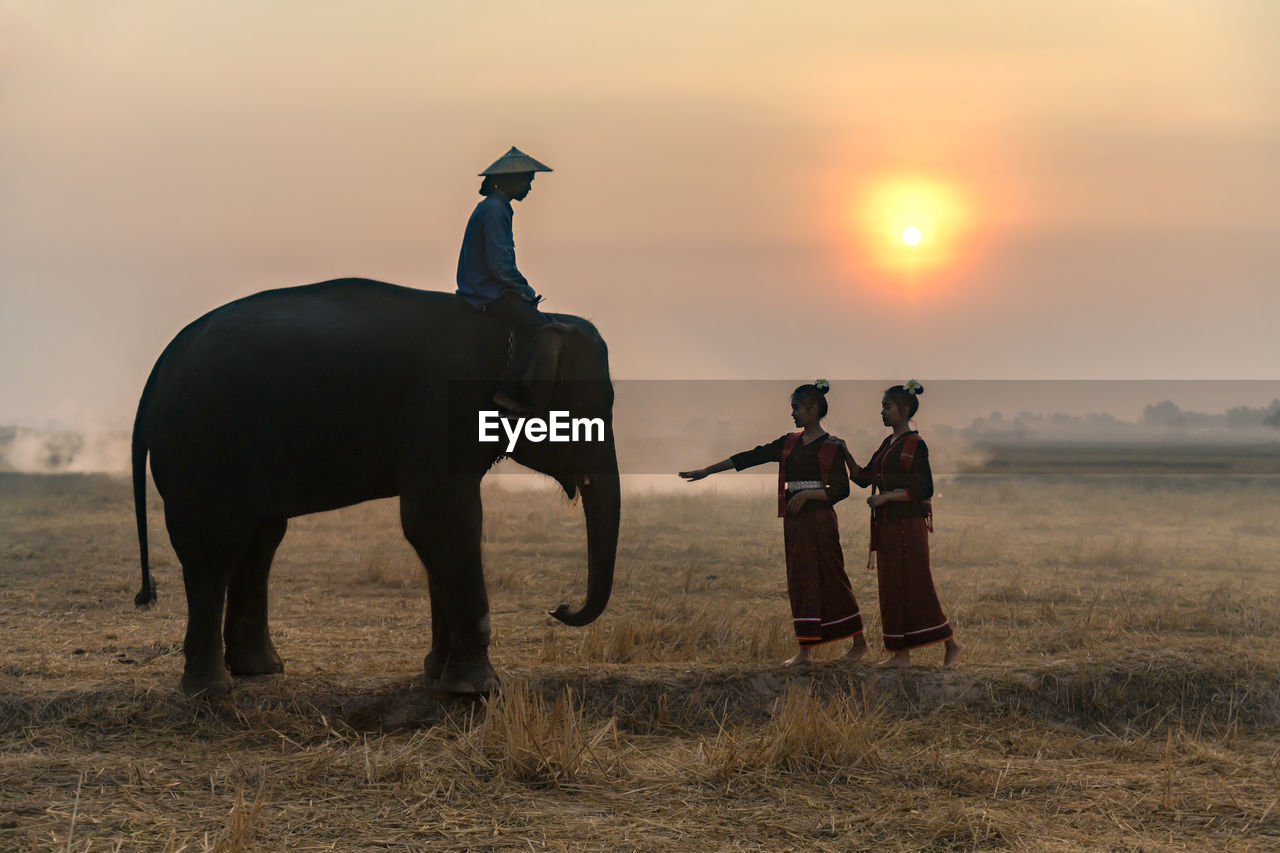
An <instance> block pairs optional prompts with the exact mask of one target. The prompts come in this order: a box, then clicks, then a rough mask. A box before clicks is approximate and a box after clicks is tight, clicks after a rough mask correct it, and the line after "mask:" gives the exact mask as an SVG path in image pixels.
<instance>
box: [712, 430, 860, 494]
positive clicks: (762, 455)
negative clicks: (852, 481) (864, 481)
mask: <svg viewBox="0 0 1280 853" xmlns="http://www.w3.org/2000/svg"><path fill="white" fill-rule="evenodd" d="M829 438H831V436H829V435H824V436H822V437H821V438H815V439H814V440H813V441H811V442H809V443H808V444H805V443H804V440H803V439H801V440H800V441H798V442H796V446H795V449H794V450H792V451H791V453H790V455H788V456H787V469H786V478H787V482H790V483H795V482H800V481H802V480H810V481H813V480H816V481H821V480H822V471H821V469H820V467H819V465H818V448H820V447H821V446H822V444H823V442H825V441H827V440H828V439H829ZM786 440H787V437H786V436H785V435H784V436H781V437H779V438H778V439H777V440H775V441H771V442H769V443H768V444H761V445H759V446H758V447H756V448H754V449H752V450H744V451H743V452H741V453H735V454H733V455H732V456H730V457H729V461H731V462H732V463H733V467H734V469H735V470H737V471H741V470H742V469H743V468H750V467H752V466H754V465H763V464H764V463H766V462H778V461H781V459H782V445H783V444H784V443H785V442H786ZM827 477H828V479H829V481H830V482H828V483H827V484H826V485H825V486H824V487H823V491H825V492H826V493H827V500H828V501H829V502H831V503H832V504H835V503H838V502H840V501H842V500H844V499H845V498H847V497H849V475H848V474H847V473H846V472H845V469H844V463H843V462H841V461H840V457H839V456H837V457H836V461H835V463H834V464H833V465H832V466H831V470H830V471H828V472H827Z"/></svg>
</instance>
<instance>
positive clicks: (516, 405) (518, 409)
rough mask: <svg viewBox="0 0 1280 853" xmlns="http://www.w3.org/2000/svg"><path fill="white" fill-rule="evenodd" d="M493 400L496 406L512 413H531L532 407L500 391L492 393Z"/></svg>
mask: <svg viewBox="0 0 1280 853" xmlns="http://www.w3.org/2000/svg"><path fill="white" fill-rule="evenodd" d="M493 402H494V404H495V405H497V406H498V408H500V409H505V410H506V411H507V412H509V413H510V414H513V415H528V414H532V413H533V409H532V408H530V407H529V406H526V405H525V404H524V403H521V402H520V401H519V400H514V399H512V398H511V397H508V396H507V395H506V394H503V393H502V392H501V391H499V392H498V393H497V394H494V395H493Z"/></svg>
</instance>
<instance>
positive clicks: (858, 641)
mask: <svg viewBox="0 0 1280 853" xmlns="http://www.w3.org/2000/svg"><path fill="white" fill-rule="evenodd" d="M866 656H867V641H866V640H865V639H863V637H862V635H861V634H859V635H858V636H856V637H854V638H853V645H852V646H850V647H849V651H847V652H845V653H844V655H843V656H841V658H840V660H842V661H846V662H848V663H853V662H854V661H856V660H862V659H863V658H864V657H866Z"/></svg>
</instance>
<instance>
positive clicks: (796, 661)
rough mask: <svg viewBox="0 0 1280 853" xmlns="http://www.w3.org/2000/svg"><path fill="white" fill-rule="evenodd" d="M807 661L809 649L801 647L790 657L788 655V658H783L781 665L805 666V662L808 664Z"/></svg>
mask: <svg viewBox="0 0 1280 853" xmlns="http://www.w3.org/2000/svg"><path fill="white" fill-rule="evenodd" d="M808 663H809V650H808V649H801V650H800V651H798V652H796V653H795V654H794V655H792V656H791V657H789V658H787V659H786V660H784V661H783V662H782V665H783V666H787V667H791V666H805V665H806V664H808Z"/></svg>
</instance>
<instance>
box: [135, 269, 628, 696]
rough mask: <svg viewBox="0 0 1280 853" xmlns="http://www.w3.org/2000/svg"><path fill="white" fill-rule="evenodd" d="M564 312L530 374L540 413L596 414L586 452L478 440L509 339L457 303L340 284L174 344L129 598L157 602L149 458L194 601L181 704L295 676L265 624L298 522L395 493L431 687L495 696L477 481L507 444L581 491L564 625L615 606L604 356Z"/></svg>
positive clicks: (614, 500)
mask: <svg viewBox="0 0 1280 853" xmlns="http://www.w3.org/2000/svg"><path fill="white" fill-rule="evenodd" d="M555 316H556V319H557V320H558V321H559V323H560V324H561V325H560V326H558V327H557V328H559V329H561V331H560V332H558V333H556V334H555V335H548V334H546V333H544V335H543V336H542V339H540V341H539V354H538V355H537V356H536V357H535V363H534V366H533V367H531V368H530V371H531V373H532V374H534V375H535V376H538V377H541V378H540V380H539V381H538V382H535V383H534V385H535V391H536V394H537V396H538V399H539V405H540V406H542V407H544V410H564V411H568V412H572V413H573V415H574V416H575V417H577V416H582V417H587V418H593V419H600V421H601V422H602V424H603V434H602V435H598V437H594V440H593V441H585V440H582V441H577V442H570V443H553V442H550V441H541V442H534V441H520V442H518V443H517V444H516V446H515V447H514V448H510V449H509V447H508V445H507V443H506V442H505V441H502V442H497V443H487V442H483V441H481V440H480V437H481V436H480V433H479V430H478V429H477V422H478V412H481V411H482V410H488V409H494V408H495V407H494V406H493V405H492V403H491V398H492V395H493V393H494V389H495V387H496V377H497V376H498V374H499V372H500V370H501V369H502V368H503V366H504V364H505V363H506V358H507V353H508V332H507V329H506V328H505V327H504V326H503V325H502V324H500V323H499V322H498V321H496V320H495V319H493V318H491V317H488V316H486V315H485V314H484V313H483V312H482V311H480V310H478V309H475V308H473V307H471V306H469V305H468V304H466V303H465V302H464V301H463V300H462V299H461V298H460V297H458V296H457V295H456V294H452V293H442V292H432V291H426V290H418V289H414V288H408V287H401V286H397V285H393V284H387V283H384V282H378V281H373V280H369V279H360V278H347V279H336V280H333V281H326V282H320V283H318V284H310V285H304V286H300V287H289V288H282V289H279V290H269V291H264V292H261V293H257V294H254V295H252V296H248V297H245V298H243V299H239V300H236V301H234V302H230V303H228V304H226V305H223V306H222V307H220V308H216V309H214V310H213V311H211V312H209V313H208V314H205V315H204V316H203V317H200V318H199V319H197V320H196V321H194V322H193V323H191V324H190V325H188V326H187V327H186V328H184V329H183V330H182V331H181V332H179V333H178V335H177V336H176V337H174V339H173V340H172V341H171V342H170V343H169V345H168V346H167V347H166V348H165V350H164V351H163V352H162V353H161V355H160V357H159V359H158V360H157V362H156V364H155V367H154V368H153V369H152V371H151V374H150V376H149V377H148V379H147V382H146V385H145V387H144V389H143V391H142V396H141V400H140V401H139V404H138V413H137V417H136V420H135V421H134V428H133V443H132V469H133V491H134V503H135V510H136V515H137V526H138V540H139V547H140V552H141V553H140V558H141V560H140V561H141V566H142V589H141V591H140V592H139V593H138V595H137V597H136V598H135V603H136V604H138V605H139V606H141V607H146V606H149V605H150V603H151V602H153V601H154V600H155V587H154V583H153V581H152V580H151V576H150V569H149V567H148V556H147V518H146V464H147V456H148V453H149V454H150V461H151V472H152V478H153V480H154V482H155V484H156V489H157V490H158V491H159V493H160V496H161V498H162V499H163V501H164V517H165V525H166V527H167V529H168V532H169V539H170V541H171V542H172V544H173V548H174V552H175V553H176V555H177V557H178V560H179V562H180V563H181V565H182V580H183V584H184V586H185V588H186V596H187V630H186V637H185V640H184V642H183V652H184V655H185V666H184V669H183V674H182V681H181V687H182V690H183V691H184V692H185V693H187V694H193V695H194V694H204V695H206V696H210V697H213V696H218V695H222V694H225V693H228V692H229V691H230V690H231V688H232V683H233V682H232V679H231V676H232V675H237V676H239V675H261V674H267V673H277V672H282V671H283V669H284V667H283V663H282V662H281V659H280V655H279V654H278V653H277V651H276V649H275V646H274V645H273V644H272V641H271V633H270V630H269V628H268V625H267V586H268V584H267V579H268V575H269V573H270V571H271V562H272V558H273V557H274V555H275V552H276V549H277V547H278V546H279V544H280V541H281V540H282V539H283V538H284V535H285V529H286V527H287V525H288V520H289V519H290V518H293V517H295V516H299V515H305V514H307V513H313V512H322V511H326V510H332V509H337V508H339V507H344V506H349V505H351V504H355V503H359V502H362V501H367V500H373V499H376V498H388V497H395V496H399V498H400V519H401V526H402V529H403V532H404V536H405V538H406V539H408V541H409V543H410V544H411V545H412V546H413V548H414V550H415V551H416V552H417V554H418V556H419V558H420V559H421V561H422V563H423V565H424V567H425V568H426V573H427V582H428V591H429V595H430V600H431V647H430V651H429V652H428V653H427V655H426V657H425V658H424V660H423V669H424V671H425V674H426V676H427V678H428V680H429V681H431V682H434V683H435V684H436V687H437V689H439V690H441V691H444V692H451V693H462V694H477V693H479V694H483V693H488V692H491V691H493V690H495V689H497V686H498V679H497V674H496V672H495V671H494V669H493V667H492V666H491V665H490V663H489V657H488V645H489V633H490V628H489V603H488V598H487V594H486V591H485V583H484V576H483V572H482V568H481V555H480V538H481V522H482V508H481V500H480V481H481V479H482V478H483V476H484V474H485V473H486V472H487V471H488V470H489V469H490V468H491V467H492V466H493V465H494V463H496V462H497V461H498V460H499V459H500V458H501V457H502V456H504V455H508V450H510V452H509V455H510V456H511V458H513V459H515V461H516V462H518V463H520V464H521V465H524V466H526V467H528V468H532V469H533V470H535V471H539V472H541V473H543V474H547V475H549V476H550V477H552V478H553V479H554V480H555V481H556V482H557V483H559V485H560V486H561V488H563V490H564V493H565V495H566V496H568V497H569V498H571V499H572V498H573V497H574V496H575V494H581V497H582V506H583V510H584V514H585V518H586V528H587V552H588V554H587V594H586V600H585V602H584V603H583V604H582V605H581V606H580V607H578V608H576V609H575V608H573V607H571V606H570V605H568V604H561V605H560V606H559V607H558V608H557V609H556V610H555V611H554V613H552V615H553V616H555V617H556V618H557V619H559V620H560V621H561V622H564V623H566V624H568V625H574V626H582V625H586V624H588V623H590V622H592V621H593V620H595V619H596V618H597V617H598V616H599V615H600V614H601V613H602V612H603V611H604V609H605V607H606V606H607V604H608V601H609V596H610V593H611V590H612V585H613V571H614V561H615V558H616V555H617V545H618V525H619V519H620V514H621V497H620V485H619V476H618V462H617V454H616V451H615V446H614V438H613V421H612V413H613V385H612V383H611V381H610V378H609V361H608V350H607V348H606V346H605V343H604V340H603V338H601V336H600V334H599V332H598V331H597V330H596V328H595V327H594V326H593V325H592V324H591V323H590V322H588V321H586V320H584V319H582V318H580V317H574V316H571V315H555ZM549 337H550V338H555V339H556V340H557V343H556V344H555V346H554V347H551V348H550V351H551V352H552V355H547V354H546V353H547V351H548V350H549V348H548V347H547V346H544V345H543V341H544V340H546V339H547V338H549ZM548 358H551V359H552V362H550V363H551V364H553V365H554V367H553V368H547V367H546V364H547V362H546V359H548ZM539 359H542V361H541V362H540V361H539ZM539 364H542V365H543V367H539ZM539 389H540V390H539ZM599 432H600V431H599V430H597V433H599ZM224 608H225V621H224ZM224 637H225V651H224V644H223V639H224Z"/></svg>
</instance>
